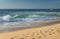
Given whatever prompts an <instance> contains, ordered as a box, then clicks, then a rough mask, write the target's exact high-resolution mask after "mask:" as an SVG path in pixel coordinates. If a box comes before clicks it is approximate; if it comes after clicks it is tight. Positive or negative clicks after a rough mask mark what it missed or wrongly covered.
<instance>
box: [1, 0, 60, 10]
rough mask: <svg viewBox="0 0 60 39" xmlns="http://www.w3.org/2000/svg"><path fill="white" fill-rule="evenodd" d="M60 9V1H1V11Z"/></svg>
mask: <svg viewBox="0 0 60 39" xmlns="http://www.w3.org/2000/svg"><path fill="white" fill-rule="evenodd" d="M43 8H44V9H47V8H58V9H60V0H0V9H43Z"/></svg>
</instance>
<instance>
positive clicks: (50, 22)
mask: <svg viewBox="0 0 60 39" xmlns="http://www.w3.org/2000/svg"><path fill="white" fill-rule="evenodd" d="M58 23H60V19H55V20H45V21H37V22H32V23H27V25H23V26H21V25H14V26H12V27H7V28H2V27H0V33H4V32H12V31H16V30H23V29H29V28H37V27H44V26H50V25H53V24H58Z"/></svg>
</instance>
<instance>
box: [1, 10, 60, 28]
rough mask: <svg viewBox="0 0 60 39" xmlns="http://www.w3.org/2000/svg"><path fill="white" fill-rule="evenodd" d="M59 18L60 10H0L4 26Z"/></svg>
mask: <svg viewBox="0 0 60 39" xmlns="http://www.w3.org/2000/svg"><path fill="white" fill-rule="evenodd" d="M58 18H60V12H43V11H16V10H15V11H12V10H11V11H10V10H6V11H4V10H2V11H0V26H3V27H4V26H8V25H18V24H25V23H30V22H36V21H44V20H54V19H58Z"/></svg>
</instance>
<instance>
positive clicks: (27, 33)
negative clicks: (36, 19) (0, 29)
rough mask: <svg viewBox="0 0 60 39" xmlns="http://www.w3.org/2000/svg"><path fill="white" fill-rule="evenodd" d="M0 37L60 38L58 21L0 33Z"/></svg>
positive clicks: (1, 38)
mask: <svg viewBox="0 0 60 39" xmlns="http://www.w3.org/2000/svg"><path fill="white" fill-rule="evenodd" d="M0 39H60V23H58V24H54V25H50V26H45V27H39V28H30V29H24V30H18V31H13V32H5V33H0Z"/></svg>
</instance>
